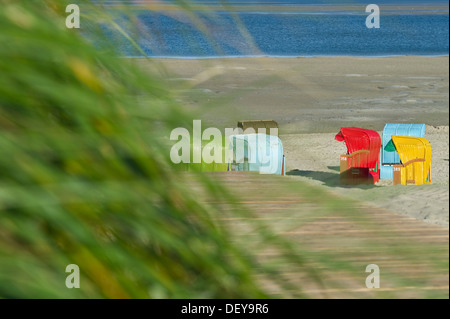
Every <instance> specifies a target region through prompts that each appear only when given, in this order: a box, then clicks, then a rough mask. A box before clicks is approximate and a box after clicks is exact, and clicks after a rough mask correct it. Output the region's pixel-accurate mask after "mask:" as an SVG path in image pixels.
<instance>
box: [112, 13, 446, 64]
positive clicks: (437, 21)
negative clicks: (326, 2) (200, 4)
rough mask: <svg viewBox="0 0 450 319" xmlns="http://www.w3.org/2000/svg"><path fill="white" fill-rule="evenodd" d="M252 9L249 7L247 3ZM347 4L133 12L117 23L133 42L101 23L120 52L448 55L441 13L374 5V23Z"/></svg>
mask: <svg viewBox="0 0 450 319" xmlns="http://www.w3.org/2000/svg"><path fill="white" fill-rule="evenodd" d="M255 9H257V7H255ZM367 15H368V14H367V13H365V12H364V11H362V12H355V11H348V12H347V11H338V12H336V11H326V9H324V11H320V12H301V13H300V12H292V11H284V12H273V11H270V12H269V11H256V10H255V11H251V12H248V11H247V12H244V11H242V12H237V13H235V14H231V13H229V12H225V11H224V12H214V13H213V14H211V13H208V14H205V13H203V14H202V13H198V16H197V17H196V18H195V19H192V18H189V17H188V16H187V15H186V14H185V13H180V12H166V13H164V12H159V13H155V12H150V11H140V12H139V14H138V15H137V17H136V21H137V23H134V24H133V27H130V25H129V24H128V23H127V21H128V20H127V19H122V20H119V21H118V22H119V24H120V25H121V26H122V27H123V28H124V29H125V30H127V32H129V33H130V35H131V37H132V38H133V39H134V40H136V42H137V43H138V45H139V47H140V48H141V50H142V51H143V52H144V54H143V53H142V52H140V51H139V50H137V49H136V48H134V47H133V46H132V45H131V44H130V43H129V41H128V40H126V39H125V38H124V37H123V36H122V35H121V34H119V33H118V32H114V31H112V30H109V32H108V39H109V40H110V41H113V43H114V45H115V46H116V47H118V48H119V51H120V54H121V55H123V56H127V57H130V56H133V57H138V56H144V55H148V56H153V57H183V58H195V57H203V58H208V57H237V56H278V57H291V56H392V55H448V53H449V15H448V12H444V13H443V14H442V12H441V13H440V14H421V13H420V12H419V13H417V12H416V13H415V14H409V13H408V12H396V13H394V14H393V13H391V14H386V12H385V14H383V12H381V16H380V24H381V27H380V28H379V29H375V28H373V29H368V28H367V27H366V25H365V21H366V17H367Z"/></svg>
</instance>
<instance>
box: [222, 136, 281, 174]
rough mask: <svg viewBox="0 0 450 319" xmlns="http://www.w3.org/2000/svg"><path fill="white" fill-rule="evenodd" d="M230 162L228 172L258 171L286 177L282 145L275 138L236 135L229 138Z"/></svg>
mask: <svg viewBox="0 0 450 319" xmlns="http://www.w3.org/2000/svg"><path fill="white" fill-rule="evenodd" d="M230 151H231V152H232V156H233V158H232V160H231V162H230V164H229V169H228V170H229V171H258V172H260V173H262V174H278V175H286V172H285V158H284V155H283V144H282V142H281V140H280V139H279V138H278V137H277V136H273V135H267V134H238V135H232V136H230Z"/></svg>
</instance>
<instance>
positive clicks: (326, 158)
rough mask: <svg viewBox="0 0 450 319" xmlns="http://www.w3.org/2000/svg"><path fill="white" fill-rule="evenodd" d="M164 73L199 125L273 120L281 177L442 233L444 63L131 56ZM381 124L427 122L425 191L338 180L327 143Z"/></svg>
mask: <svg viewBox="0 0 450 319" xmlns="http://www.w3.org/2000/svg"><path fill="white" fill-rule="evenodd" d="M134 61H135V63H138V64H139V65H140V66H142V67H143V68H148V69H149V70H153V71H154V72H159V73H161V74H162V75H163V76H164V78H166V79H167V85H168V86H170V87H171V88H172V89H173V90H175V92H177V96H176V98H177V100H178V102H179V103H180V104H181V105H182V106H183V107H184V108H186V109H188V110H190V111H193V112H196V118H197V119H201V120H202V126H203V127H204V128H206V127H208V126H214V127H218V128H219V129H224V128H225V127H235V126H236V123H237V121H238V120H250V119H252V120H255V119H256V120H258V119H271V120H275V121H277V123H278V124H279V134H280V138H281V140H282V142H283V147H284V152H285V156H286V172H287V173H286V175H287V177H286V178H289V179H294V180H295V179H298V180H303V181H307V182H308V183H311V184H314V185H321V186H322V187H326V188H327V189H328V190H329V191H332V192H335V193H337V194H339V195H341V196H348V197H350V198H353V199H357V200H360V201H364V202H367V203H369V204H370V205H374V206H377V207H381V208H385V209H388V210H390V211H392V212H393V213H394V214H402V215H406V216H410V217H413V218H416V219H420V220H423V221H425V222H430V223H433V224H438V225H441V226H443V227H448V224H449V208H448V206H449V190H448V187H449V155H448V154H449V131H448V129H449V128H448V127H449V104H448V103H449V93H448V92H449V71H448V67H449V57H448V56H447V57H424V56H421V57H414V56H406V57H314V58H305V57H299V58H270V57H263V58H223V59H220V58H218V59H154V60H147V59H135V60H134ZM385 123H425V124H426V125H427V126H426V133H425V138H427V139H428V140H429V141H430V143H431V146H432V150H433V153H432V154H433V155H432V179H433V183H432V185H421V186H401V185H398V186H393V185H392V181H390V180H381V181H380V182H379V183H377V184H376V185H374V186H359V187H349V186H346V187H345V186H341V185H340V184H339V155H340V154H344V153H345V151H346V150H345V145H344V144H343V143H339V142H337V141H335V140H334V135H335V134H336V133H337V132H339V130H340V127H346V126H356V127H362V128H367V129H372V130H376V131H378V132H379V133H380V134H381V132H382V130H383V127H384V125H385Z"/></svg>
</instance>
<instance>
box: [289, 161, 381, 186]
mask: <svg viewBox="0 0 450 319" xmlns="http://www.w3.org/2000/svg"><path fill="white" fill-rule="evenodd" d="M328 168H329V169H331V170H335V171H337V173H334V172H321V171H307V170H306V171H305V170H299V169H293V170H291V171H289V172H286V175H290V176H303V177H306V178H311V179H314V180H316V181H320V182H322V183H323V184H324V185H325V186H329V187H342V188H360V189H371V188H374V187H376V186H375V185H365V184H361V185H342V184H341V182H340V174H339V166H328Z"/></svg>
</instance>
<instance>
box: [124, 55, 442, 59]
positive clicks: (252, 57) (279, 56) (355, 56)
mask: <svg viewBox="0 0 450 319" xmlns="http://www.w3.org/2000/svg"><path fill="white" fill-rule="evenodd" d="M449 56H450V55H449V53H447V54H422V55H414V54H412V55H402V54H392V55H236V56H234V55H233V56H231V55H224V56H193V57H189V56H144V55H142V56H121V57H120V58H122V59H157V60H165V59H167V60H214V59H260V58H273V59H301V58H305V59H311V58H394V57H415V58H420V57H431V58H432V57H436V58H440V57H449Z"/></svg>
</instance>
